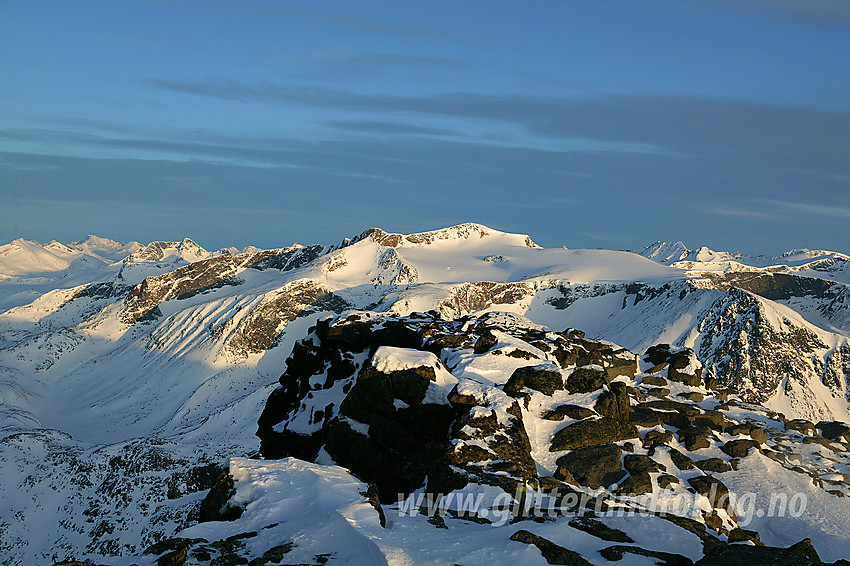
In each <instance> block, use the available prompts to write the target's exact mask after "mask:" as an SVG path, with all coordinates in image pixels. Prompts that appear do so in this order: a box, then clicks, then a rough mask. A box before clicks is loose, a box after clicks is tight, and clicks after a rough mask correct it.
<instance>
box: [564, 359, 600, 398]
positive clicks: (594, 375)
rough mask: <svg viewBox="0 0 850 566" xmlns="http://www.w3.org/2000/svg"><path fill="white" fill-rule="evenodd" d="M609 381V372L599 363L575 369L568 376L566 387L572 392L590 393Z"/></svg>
mask: <svg viewBox="0 0 850 566" xmlns="http://www.w3.org/2000/svg"><path fill="white" fill-rule="evenodd" d="M606 383H608V372H606V371H605V368H603V367H602V366H598V365H588V366H582V367H578V368H576V369H574V370H573V371H572V373H570V375H569V376H568V377H567V381H566V388H567V390H568V391H569V392H570V393H590V392H592V391H596V390H597V389H600V388H601V387H602V386H603V385H605V384H606Z"/></svg>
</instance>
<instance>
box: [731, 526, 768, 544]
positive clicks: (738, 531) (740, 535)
mask: <svg viewBox="0 0 850 566" xmlns="http://www.w3.org/2000/svg"><path fill="white" fill-rule="evenodd" d="M760 538H761V537H760V536H759V533H758V531H748V530H746V529H742V528H740V527H736V528H734V529H732V530H731V531H729V542H730V543H731V542H752V543H753V544H755V545H756V546H764V543H763V542H761V540H760Z"/></svg>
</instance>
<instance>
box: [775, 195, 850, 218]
mask: <svg viewBox="0 0 850 566" xmlns="http://www.w3.org/2000/svg"><path fill="white" fill-rule="evenodd" d="M764 202H765V203H767V204H771V205H774V206H778V207H780V208H784V209H786V210H789V211H794V212H798V213H803V214H810V215H813V216H828V217H831V218H850V207H842V206H826V205H822V204H812V203H806V202H790V201H781V200H767V199H765V200H764Z"/></svg>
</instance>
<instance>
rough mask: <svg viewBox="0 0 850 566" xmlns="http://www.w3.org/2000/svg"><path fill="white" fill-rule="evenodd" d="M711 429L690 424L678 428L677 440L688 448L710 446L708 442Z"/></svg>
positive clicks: (696, 448) (697, 448) (695, 448)
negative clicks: (690, 425) (689, 425)
mask: <svg viewBox="0 0 850 566" xmlns="http://www.w3.org/2000/svg"><path fill="white" fill-rule="evenodd" d="M709 437H711V429H710V428H708V427H707V426H692V427H687V428H681V429H679V441H680V442H683V443H684V444H685V448H687V449H688V450H691V451H694V450H700V449H701V448H708V447H709V446H711V443H710V442H709V440H708V439H709Z"/></svg>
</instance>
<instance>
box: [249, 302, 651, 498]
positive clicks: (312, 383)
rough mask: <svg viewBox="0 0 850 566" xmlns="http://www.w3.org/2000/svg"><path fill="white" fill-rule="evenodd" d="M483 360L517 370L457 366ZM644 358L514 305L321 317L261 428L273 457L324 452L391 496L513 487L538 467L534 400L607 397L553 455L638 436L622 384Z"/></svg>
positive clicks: (578, 411) (298, 348)
mask: <svg viewBox="0 0 850 566" xmlns="http://www.w3.org/2000/svg"><path fill="white" fill-rule="evenodd" d="M505 344H511V346H504V345H505ZM479 357H480V358H482V359H483V358H488V357H489V359H500V360H504V363H505V364H506V365H505V366H504V367H506V368H509V367H515V369H512V370H509V371H505V373H504V374H495V375H492V377H491V380H484V381H482V380H481V379H480V378H475V379H473V378H472V376H473V375H476V374H474V373H466V372H464V371H459V370H457V369H452V368H453V367H455V368H456V366H458V364H459V363H460V364H467V365H468V364H469V363H470V362H471V363H473V364H474V363H475V360H476V359H478V358H479ZM635 360H636V358H635V356H634V355H633V354H631V353H630V352H628V351H625V350H623V349H622V348H617V347H612V345H610V344H609V343H604V342H599V341H594V340H589V339H586V338H584V336H583V335H582V334H581V333H579V332H577V331H571V330H568V331H565V332H563V333H552V332H544V331H541V330H540V329H539V327H537V326H535V325H533V324H531V323H530V322H529V321H527V320H525V319H522V318H521V317H511V316H506V315H503V314H499V315H483V316H481V317H476V318H470V317H465V318H462V319H459V320H457V321H451V320H445V319H442V318H440V317H439V316H438V315H437V314H436V313H430V314H426V315H418V314H413V315H411V316H409V317H399V316H392V315H378V314H376V313H369V314H363V315H360V314H354V315H350V316H347V317H344V318H337V319H335V320H333V321H331V320H324V321H320V323H318V324H317V325H316V326H315V327H314V328H313V329H311V331H310V334H309V335H308V337H307V338H305V339H302V340H301V341H299V342H297V343H296V344H295V346H294V348H293V351H292V355H291V356H290V358H289V359H288V361H287V369H286V372H285V373H284V374H283V375H282V376H281V379H280V383H281V386H282V387H281V388H280V389H277V390H276V391H274V392H273V393H272V395H271V396H270V398H269V400H268V403H267V405H266V408H265V410H264V412H263V414H262V416H261V418H260V421H259V430H258V433H257V434H258V436H259V437H260V439H261V451H262V454H263V455H264V456H266V457H269V458H279V457H282V456H296V457H299V458H302V459H308V460H313V459H315V458H316V457H317V455H318V454H319V453H320V451H322V450H324V451H325V452H327V454H328V455H330V456H331V458H333V459H334V461H336V462H337V463H339V464H341V465H343V466H346V467H347V468H349V469H350V470H352V471H353V472H354V473H355V474H357V475H358V476H359V477H361V478H362V479H363V480H364V481H368V482H370V483H374V484H377V486H378V488H379V492H380V496H381V497H382V498H387V497H390V498H395V497H396V496H397V495H398V494H399V493H410V492H412V491H414V490H416V489H418V488H419V487H421V486H423V485H425V484H426V480H427V488H428V490H429V491H432V492H440V493H445V492H448V491H451V490H453V489H457V488H459V487H463V486H464V485H466V484H467V483H468V482H470V481H474V482H476V483H482V484H489V485H496V486H500V487H502V488H504V489H505V490H507V491H512V490H513V489H515V487H516V485H517V484H518V483H524V482H527V481H529V480H532V479H535V478H536V477H537V476H538V471H537V467H536V464H535V461H534V459H533V458H532V457H531V453H532V451H533V447H532V445H531V442H530V439H529V437H528V433H527V430H526V427H525V422H524V419H525V418H527V417H525V416H524V411H525V410H526V409H527V407H528V402H529V400H530V399H531V398H532V397H533V396H534V395H541V396H543V397H542V398H541V399H548V398H550V397H551V396H553V395H555V394H557V393H559V392H560V393H561V394H563V393H567V392H568V390H570V387H572V390H570V391H576V390H578V391H589V392H596V391H598V392H599V394H600V396H599V400H598V402H597V404H596V408H597V410H598V411H601V413H602V414H603V415H604V416H602V417H601V418H589V419H587V418H586V419H585V420H580V421H578V422H575V423H572V424H568V425H567V426H566V427H564V428H563V429H561V430H559V431H558V432H556V433H555V435H554V437H553V438H552V441H551V445H550V446H548V447H547V448H548V450H550V451H563V450H573V449H575V448H581V447H584V446H593V445H598V444H604V443H611V442H616V441H621V440H626V439H632V438H638V437H639V434H638V432H637V429H636V428H635V427H634V425H632V424H630V423H629V422H628V417H629V405H630V401H629V396H628V393H627V390H626V386H625V384H624V383H621V382H616V381H615V382H610V379H611V376H612V375H614V376H616V377H619V376H622V375H629V374H630V373H631V374H633V373H634V371H635ZM571 362H572V363H571ZM588 362H593V363H590V364H589V363H588ZM576 364H579V365H580V367H576ZM564 368H566V369H564ZM450 369H451V370H452V371H450ZM565 377H566V379H565ZM609 382H610V383H609ZM603 387H605V389H604V390H603V389H602V388H603ZM547 402H549V401H547ZM549 403H552V404H553V406H552V408H551V409H549V413H551V416H550V417H548V418H552V419H556V420H557V419H563V418H567V417H569V418H574V417H580V418H581V417H588V416H591V415H595V414H596V413H595V412H594V410H593V409H591V408H589V407H582V406H575V407H570V406H569V405H557V404H555V403H554V402H549ZM609 415H610V416H609ZM611 446H613V449H616V450H620V449H619V448H618V447H616V446H614V445H611ZM609 450H611V448H609ZM571 459H575V456H572V455H567V457H566V460H565V462H566V461H570V460H571ZM565 466H566V464H565ZM617 469H618V470H619V460H618V462H617ZM564 470H565V471H566V470H567V467H564ZM573 471H575V472H576V474H579V472H578V471H577V470H576V469H573ZM606 474H607V472H606V473H605V474H602V476H606ZM580 475H581V474H580ZM602 476H600V477H599V478H597V479H590V480H587V479H585V480H582V481H591V482H593V481H601V477H602ZM581 477H582V478H585V475H581ZM588 477H596V476H594V475H593V474H591V476H588ZM608 479H611V478H608Z"/></svg>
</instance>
